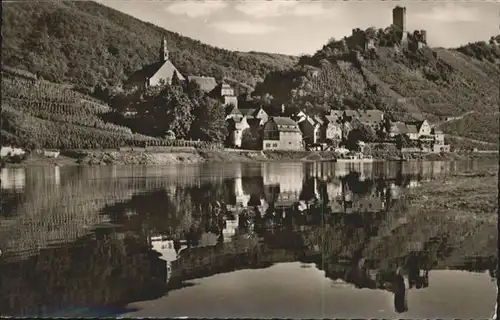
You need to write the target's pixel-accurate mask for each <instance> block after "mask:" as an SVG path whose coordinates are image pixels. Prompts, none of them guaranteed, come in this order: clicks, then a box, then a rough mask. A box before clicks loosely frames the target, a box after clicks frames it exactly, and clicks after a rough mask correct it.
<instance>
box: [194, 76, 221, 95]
mask: <svg viewBox="0 0 500 320" xmlns="http://www.w3.org/2000/svg"><path fill="white" fill-rule="evenodd" d="M188 80H189V81H194V82H196V83H197V84H198V85H199V86H200V89H201V90H202V91H204V92H211V91H212V90H214V89H215V87H217V81H216V80H215V78H214V77H202V76H189V77H188Z"/></svg>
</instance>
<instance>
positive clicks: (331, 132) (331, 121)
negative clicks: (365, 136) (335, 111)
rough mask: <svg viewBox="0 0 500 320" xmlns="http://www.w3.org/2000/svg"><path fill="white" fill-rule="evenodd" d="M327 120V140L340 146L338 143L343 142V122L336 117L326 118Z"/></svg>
mask: <svg viewBox="0 0 500 320" xmlns="http://www.w3.org/2000/svg"><path fill="white" fill-rule="evenodd" d="M326 120H327V121H328V123H327V125H326V140H327V141H331V142H334V144H336V145H338V142H339V141H341V140H342V124H341V121H340V119H339V117H337V116H335V115H329V116H326ZM335 142H336V143H335Z"/></svg>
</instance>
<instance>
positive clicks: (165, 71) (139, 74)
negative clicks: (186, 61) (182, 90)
mask: <svg viewBox="0 0 500 320" xmlns="http://www.w3.org/2000/svg"><path fill="white" fill-rule="evenodd" d="M160 69H161V70H160ZM159 71H160V72H161V75H160V78H164V79H166V78H169V79H172V77H173V75H174V72H175V73H177V77H178V78H179V80H182V81H183V80H185V78H184V77H183V76H182V74H181V73H180V72H179V70H177V68H176V67H175V66H174V65H173V64H172V62H171V61H170V60H166V61H159V62H155V63H153V64H150V65H147V66H145V67H143V68H142V69H140V70H138V71H136V72H134V73H132V75H130V77H129V78H128V79H127V81H126V82H127V83H131V82H143V81H145V80H146V79H149V78H152V77H153V76H154V75H156V74H157V73H158V72H159Z"/></svg>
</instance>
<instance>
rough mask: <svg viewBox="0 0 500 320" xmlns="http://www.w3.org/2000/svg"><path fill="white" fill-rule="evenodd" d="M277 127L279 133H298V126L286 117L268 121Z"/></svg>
mask: <svg viewBox="0 0 500 320" xmlns="http://www.w3.org/2000/svg"><path fill="white" fill-rule="evenodd" d="M270 120H271V121H273V122H274V123H276V125H277V126H278V130H279V131H291V132H300V129H299V126H298V125H297V123H296V122H295V121H293V120H292V119H290V118H287V117H274V118H272V119H270Z"/></svg>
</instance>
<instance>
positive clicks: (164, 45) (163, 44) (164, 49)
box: [160, 37, 168, 62]
mask: <svg viewBox="0 0 500 320" xmlns="http://www.w3.org/2000/svg"><path fill="white" fill-rule="evenodd" d="M160 60H161V61H162V62H164V61H167V60H168V48H167V39H165V37H163V40H162V42H161V47H160Z"/></svg>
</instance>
